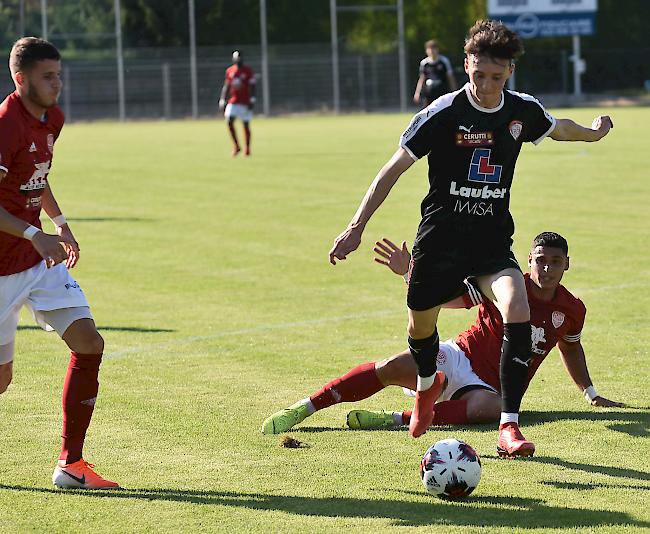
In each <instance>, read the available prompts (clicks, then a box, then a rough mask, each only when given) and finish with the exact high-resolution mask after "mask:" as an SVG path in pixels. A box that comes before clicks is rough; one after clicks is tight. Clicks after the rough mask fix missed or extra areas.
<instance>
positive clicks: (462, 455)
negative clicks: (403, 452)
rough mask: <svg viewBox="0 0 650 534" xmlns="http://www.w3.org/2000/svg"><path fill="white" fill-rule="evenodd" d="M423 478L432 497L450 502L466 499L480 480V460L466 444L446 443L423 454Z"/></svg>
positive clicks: (457, 442) (421, 469)
mask: <svg viewBox="0 0 650 534" xmlns="http://www.w3.org/2000/svg"><path fill="white" fill-rule="evenodd" d="M420 477H422V484H423V485H424V487H425V489H426V490H427V491H428V492H429V493H430V494H431V495H435V496H436V497H440V498H441V499H448V500H458V499H464V498H465V497H467V496H468V495H469V494H470V493H472V491H474V488H476V486H478V483H479V481H480V480H481V458H480V457H479V455H478V454H477V453H476V451H475V450H474V449H473V448H472V447H471V446H470V445H468V444H467V443H465V442H464V441H460V440H457V439H443V440H441V441H438V442H437V443H435V444H433V445H431V447H429V448H428V449H427V452H425V453H424V456H423V457H422V461H421V462H420Z"/></svg>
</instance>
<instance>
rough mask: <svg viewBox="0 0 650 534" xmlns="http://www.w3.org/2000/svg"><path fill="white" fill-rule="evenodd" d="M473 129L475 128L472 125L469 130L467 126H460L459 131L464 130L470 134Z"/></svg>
mask: <svg viewBox="0 0 650 534" xmlns="http://www.w3.org/2000/svg"><path fill="white" fill-rule="evenodd" d="M472 128H474V125H473V124H472V125H471V126H470V127H469V128H468V127H467V126H459V127H458V129H459V130H463V132H467V133H470V132H471V131H472Z"/></svg>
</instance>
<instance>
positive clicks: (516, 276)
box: [478, 269, 535, 457]
mask: <svg viewBox="0 0 650 534" xmlns="http://www.w3.org/2000/svg"><path fill="white" fill-rule="evenodd" d="M478 283H479V286H480V288H481V291H482V292H483V294H484V295H485V296H486V297H488V298H489V299H490V300H492V301H493V302H494V304H495V306H496V307H497V309H498V310H499V312H500V313H501V316H502V317H503V345H502V348H501V366H500V375H501V399H502V400H501V420H500V424H499V439H498V442H497V452H498V453H499V455H500V456H508V457H514V456H532V455H533V454H534V452H535V445H534V444H533V443H532V442H530V441H527V440H526V439H525V438H524V436H523V435H522V434H521V432H520V430H519V407H520V405H521V399H522V397H523V394H524V389H525V386H526V380H527V378H528V365H529V363H530V360H531V358H532V352H531V327H530V308H529V306H528V298H527V294H526V285H525V282H524V277H523V275H522V274H521V271H520V270H519V269H505V270H503V271H500V272H499V273H496V274H494V275H487V276H482V277H479V278H478Z"/></svg>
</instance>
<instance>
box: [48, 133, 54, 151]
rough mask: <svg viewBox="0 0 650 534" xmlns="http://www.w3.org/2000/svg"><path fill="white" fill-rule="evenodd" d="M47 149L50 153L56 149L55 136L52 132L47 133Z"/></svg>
mask: <svg viewBox="0 0 650 534" xmlns="http://www.w3.org/2000/svg"><path fill="white" fill-rule="evenodd" d="M47 149H48V150H49V151H50V153H51V152H53V151H54V136H53V135H52V134H47Z"/></svg>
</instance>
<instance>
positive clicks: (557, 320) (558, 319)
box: [551, 311, 564, 328]
mask: <svg viewBox="0 0 650 534" xmlns="http://www.w3.org/2000/svg"><path fill="white" fill-rule="evenodd" d="M551 322H552V323H553V326H554V327H555V328H560V327H561V326H562V323H564V313H562V312H561V311H554V312H553V314H552V315H551Z"/></svg>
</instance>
